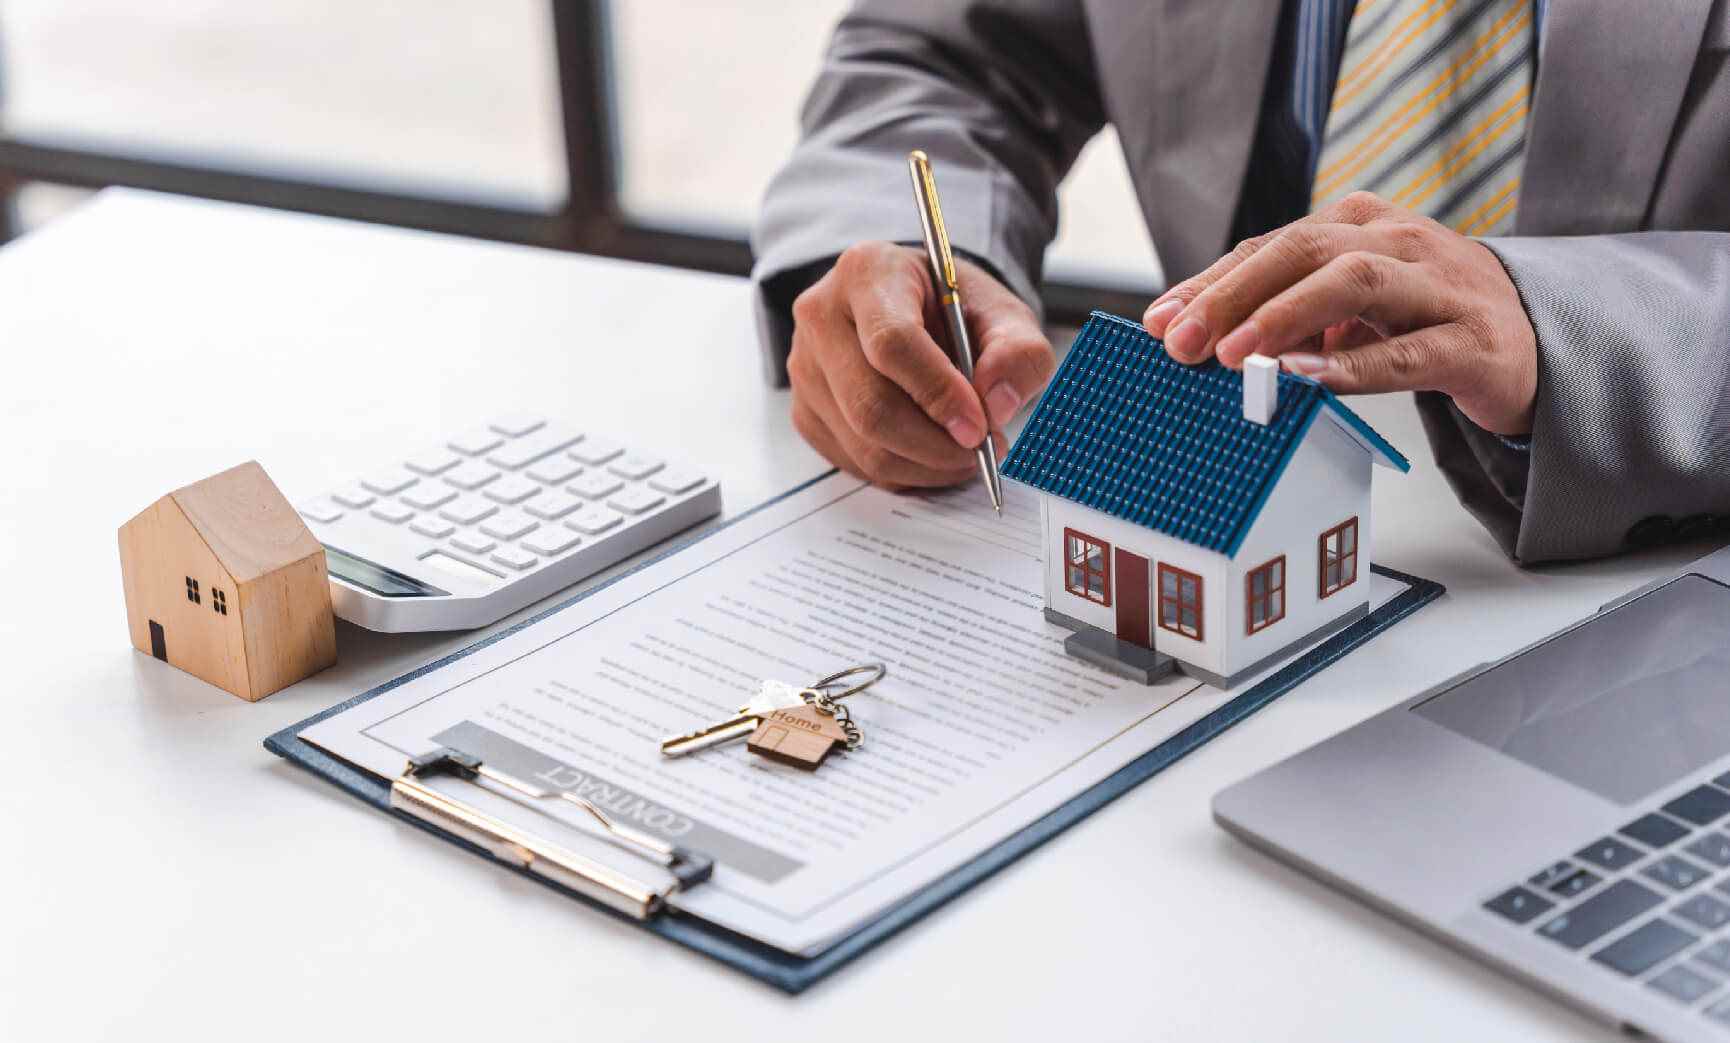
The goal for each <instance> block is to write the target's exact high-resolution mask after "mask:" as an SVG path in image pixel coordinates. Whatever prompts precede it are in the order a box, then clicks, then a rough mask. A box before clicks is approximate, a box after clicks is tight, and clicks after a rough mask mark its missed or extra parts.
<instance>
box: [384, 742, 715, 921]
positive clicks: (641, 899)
mask: <svg viewBox="0 0 1730 1043" xmlns="http://www.w3.org/2000/svg"><path fill="white" fill-rule="evenodd" d="M439 775H450V776H452V777H455V778H459V779H462V780H464V781H469V782H472V781H474V780H475V779H476V778H477V777H478V778H484V779H487V780H488V781H491V782H494V783H497V784H499V785H501V786H504V787H505V788H507V789H509V790H511V791H513V792H515V793H519V794H522V795H524V796H527V797H530V798H533V799H537V800H546V799H562V800H568V801H570V802H571V803H573V804H576V805H577V806H578V807H580V808H582V809H583V810H584V811H586V812H588V813H589V815H590V816H591V817H593V818H594V820H595V821H596V822H597V823H598V824H599V825H600V827H601V829H600V831H599V832H596V833H594V834H592V835H593V836H596V837H598V838H599V839H602V840H605V841H607V842H608V843H610V844H612V845H613V846H615V847H618V848H621V849H623V850H625V851H628V852H630V853H631V854H633V855H636V856H638V857H639V858H644V859H647V860H648V861H651V862H654V863H655V864H657V865H660V866H663V867H665V868H666V869H667V871H668V872H669V873H671V874H672V876H673V880H674V883H673V885H672V886H671V887H662V888H657V887H656V886H654V885H650V884H644V883H642V882H640V881H636V880H632V879H631V878H629V877H627V876H626V875H624V874H623V873H621V872H619V871H618V870H616V869H614V868H612V867H611V866H608V865H606V864H604V863H601V862H598V861H596V860H595V859H592V858H589V857H588V856H586V855H581V854H578V853H576V852H574V851H569V850H567V849H565V848H563V847H560V846H558V845H556V844H552V843H550V842H548V841H546V840H543V839H541V838H540V837H537V836H534V835H532V834H530V833H528V832H525V831H524V830H521V829H518V828H517V827H515V826H512V825H510V824H508V823H505V822H501V821H499V820H498V819H497V818H494V817H493V816H492V815H490V814H488V813H486V812H484V811H481V810H480V809H478V808H475V807H473V806H472V805H469V804H465V803H463V802H462V801H459V800H456V799H454V798H452V797H450V796H447V795H446V794H444V793H441V792H439V791H438V790H435V789H433V788H432V787H430V786H428V785H427V784H426V783H425V782H423V781H422V780H423V779H426V778H431V777H435V776H439ZM390 802H391V807H393V808H396V809H397V810H399V811H402V812H404V813H405V814H408V815H412V816H414V817H415V818H418V819H420V820H421V821H423V822H427V823H430V824H432V825H435V826H437V827H439V828H440V829H443V830H446V831H447V832H451V833H454V834H456V835H457V836H459V837H461V838H462V839H464V840H467V841H468V842H469V843H471V844H475V845H476V846H478V847H481V848H484V849H485V850H486V851H488V852H489V853H491V854H492V855H493V856H494V857H495V858H498V859H500V860H501V861H505V862H509V863H511V864H513V865H517V866H521V867H522V868H524V869H527V870H529V871H530V872H533V873H535V874H537V875H539V876H543V877H546V878H547V879H549V880H552V881H553V882H555V883H558V884H560V885H562V886H564V887H568V888H570V889H571V890H573V891H576V892H577V893H579V894H582V895H586V896H587V897H589V898H593V899H595V900H596V901H599V902H601V903H603V904H605V905H607V906H610V907H611V908H614V909H617V910H619V911H620V912H624V913H628V914H630V915H632V916H635V917H637V918H638V919H645V920H646V919H648V918H649V917H650V916H653V915H654V914H655V913H656V912H658V911H659V910H660V908H661V905H662V903H663V902H664V900H665V899H666V897H667V896H668V895H669V894H672V893H673V892H674V891H677V890H681V889H685V888H689V887H691V886H693V885H695V884H699V883H701V882H703V881H704V880H707V879H708V878H709V875H710V873H711V872H712V871H713V870H714V860H713V859H710V858H709V857H708V856H706V855H702V854H699V853H697V852H693V851H690V850H688V849H686V848H682V847H679V846H677V845H674V844H668V843H667V842H665V841H663V840H661V839H660V838H659V837H653V836H650V835H649V834H647V833H644V832H642V831H640V830H636V829H632V828H630V827H628V826H623V825H620V824H619V823H617V822H614V821H613V820H612V818H611V817H610V816H608V815H607V814H606V813H605V812H603V811H602V810H601V809H600V808H598V807H596V806H595V805H594V803H593V802H591V801H588V800H585V799H583V798H582V797H579V796H577V795H576V794H573V793H565V792H562V791H552V790H546V789H543V788H541V787H538V786H533V785H530V784H528V783H525V782H523V781H521V780H520V779H516V778H514V777H512V776H510V775H507V774H505V773H504V772H501V771H498V770H496V769H493V768H489V767H487V766H486V765H485V764H483V763H482V762H481V760H480V758H478V757H473V756H470V755H469V754H466V753H462V752H460V751H457V750H452V749H448V748H441V749H438V750H434V751H433V752H432V753H429V754H425V755H423V756H420V757H416V758H414V759H413V760H411V761H409V763H408V767H407V769H405V770H404V771H403V773H402V775H400V776H399V777H398V778H397V779H396V781H395V782H393V783H391V788H390Z"/></svg>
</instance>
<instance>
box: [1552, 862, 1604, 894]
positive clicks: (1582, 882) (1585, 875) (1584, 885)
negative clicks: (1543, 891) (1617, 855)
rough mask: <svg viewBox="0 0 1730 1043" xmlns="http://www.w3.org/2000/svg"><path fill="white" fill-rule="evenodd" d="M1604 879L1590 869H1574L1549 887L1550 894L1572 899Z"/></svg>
mask: <svg viewBox="0 0 1730 1043" xmlns="http://www.w3.org/2000/svg"><path fill="white" fill-rule="evenodd" d="M1602 879H1604V878H1603V877H1601V876H1599V875H1598V874H1597V873H1594V872H1592V871H1591V870H1590V869H1576V870H1575V871H1574V872H1572V873H1570V874H1568V875H1567V876H1565V877H1563V878H1562V879H1560V880H1558V881H1556V882H1555V883H1553V884H1551V885H1550V893H1551V894H1558V895H1561V896H1562V897H1563V898H1574V897H1576V896H1578V895H1581V894H1584V893H1585V892H1586V891H1587V890H1589V889H1590V888H1591V887H1592V885H1593V884H1596V883H1597V882H1598V881H1600V880H1602Z"/></svg>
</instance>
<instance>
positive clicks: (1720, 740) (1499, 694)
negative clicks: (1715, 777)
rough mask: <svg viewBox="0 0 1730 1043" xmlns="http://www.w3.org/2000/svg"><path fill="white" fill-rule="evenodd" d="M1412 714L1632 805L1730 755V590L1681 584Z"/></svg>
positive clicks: (1688, 580) (1708, 583) (1697, 580)
mask: <svg viewBox="0 0 1730 1043" xmlns="http://www.w3.org/2000/svg"><path fill="white" fill-rule="evenodd" d="M1412 712H1413V713H1416V714H1418V715H1420V716H1422V717H1424V718H1427V719H1428V720H1431V721H1434V722H1435V723H1436V724H1439V725H1441V726H1442V727H1444V728H1447V729H1449V730H1450V731H1453V732H1457V733H1458V734H1460V735H1463V736H1465V737H1466V738H1468V739H1473V740H1476V741H1478V742H1481V743H1483V744H1484V745H1486V746H1489V747H1491V748H1492V749H1496V750H1500V751H1501V752H1503V753H1505V754H1507V755H1508V756H1510V757H1513V758H1514V759H1515V760H1518V761H1522V762H1524V763H1525V764H1528V765H1530V766H1531V767H1534V768H1537V769H1538V770H1539V771H1543V772H1546V773H1548V774H1550V775H1554V776H1556V777H1558V778H1561V779H1565V780H1566V781H1568V782H1571V783H1573V784H1575V785H1576V786H1580V787H1583V788H1585V789H1587V790H1590V791H1591V792H1593V793H1596V794H1598V795H1599V796H1601V797H1604V798H1606V799H1608V800H1612V801H1615V802H1616V803H1618V804H1630V803H1633V802H1634V801H1637V800H1639V799H1641V798H1642V797H1645V796H1647V795H1649V794H1651V793H1653V792H1655V791H1657V790H1659V789H1662V788H1663V787H1664V786H1666V785H1668V784H1669V783H1671V782H1674V781H1676V780H1677V779H1680V778H1682V777H1684V776H1686V775H1690V774H1692V773H1694V772H1696V771H1698V770H1699V769H1700V768H1703V767H1705V766H1706V765H1708V764H1710V763H1712V762H1713V761H1714V760H1717V759H1718V758H1719V757H1720V756H1722V755H1724V754H1725V753H1727V752H1730V587H1726V586H1724V585H1723V584H1721V583H1717V582H1714V581H1713V580H1709V579H1706V578H1704V577H1702V576H1696V575H1688V576H1683V577H1681V578H1680V579H1676V580H1673V581H1671V582H1670V583H1667V584H1665V585H1664V586H1662V587H1660V588H1658V589H1657V590H1655V591H1653V592H1651V593H1650V594H1646V595H1644V596H1642V597H1640V598H1637V599H1635V600H1633V601H1630V602H1628V603H1627V604H1625V605H1622V606H1620V607H1619V608H1616V609H1613V610H1611V611H1609V612H1606V613H1603V614H1602V615H1600V616H1597V617H1595V618H1594V619H1592V620H1590V621H1589V622H1587V623H1586V624H1585V625H1583V626H1579V627H1576V628H1575V629H1573V630H1570V631H1567V632H1566V633H1563V634H1560V635H1558V636H1556V637H1554V638H1552V639H1550V640H1549V641H1546V642H1544V643H1543V644H1541V645H1539V646H1537V647H1536V648H1533V649H1531V650H1529V651H1527V652H1523V653H1521V654H1520V655H1518V656H1516V657H1515V658H1513V659H1510V660H1508V661H1507V662H1505V663H1502V664H1500V665H1498V666H1496V667H1495V668H1494V669H1492V670H1489V671H1486V672H1485V673H1482V674H1479V675H1478V676H1476V677H1473V678H1471V679H1469V680H1467V681H1465V682H1463V683H1461V684H1459V685H1456V686H1455V687H1453V688H1450V689H1448V690H1446V691H1444V692H1442V693H1440V694H1438V695H1436V696H1434V697H1433V698H1430V699H1426V700H1424V701H1423V702H1421V703H1419V704H1417V705H1416V706H1413V707H1412Z"/></svg>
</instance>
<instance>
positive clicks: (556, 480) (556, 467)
mask: <svg viewBox="0 0 1730 1043" xmlns="http://www.w3.org/2000/svg"><path fill="white" fill-rule="evenodd" d="M523 473H524V474H527V475H528V476H529V477H530V478H533V479H534V480H535V481H537V482H546V483H547V484H548V485H558V484H560V483H561V482H568V481H570V480H571V479H572V478H575V477H576V476H577V475H579V474H582V473H583V465H582V464H579V463H577V462H576V461H574V460H571V459H570V458H568V457H564V456H553V457H548V458H547V459H545V460H542V461H541V462H540V463H538V464H536V465H535V466H533V467H531V468H529V469H528V470H527V471H525V472H523Z"/></svg>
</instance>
